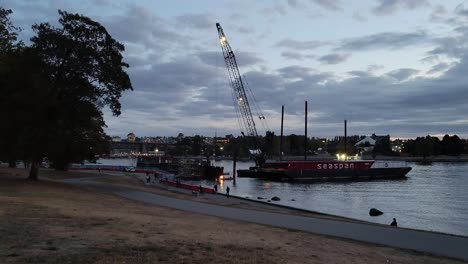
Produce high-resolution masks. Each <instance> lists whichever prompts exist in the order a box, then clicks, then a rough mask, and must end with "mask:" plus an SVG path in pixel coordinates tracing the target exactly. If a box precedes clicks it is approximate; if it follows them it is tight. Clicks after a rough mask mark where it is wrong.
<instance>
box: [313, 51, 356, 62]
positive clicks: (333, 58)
mask: <svg viewBox="0 0 468 264" xmlns="http://www.w3.org/2000/svg"><path fill="white" fill-rule="evenodd" d="M349 56H350V55H349V54H338V53H333V54H327V55H325V56H322V57H320V58H318V60H319V61H320V62H322V63H325V64H338V63H341V62H344V61H345V60H346V59H348V57H349Z"/></svg>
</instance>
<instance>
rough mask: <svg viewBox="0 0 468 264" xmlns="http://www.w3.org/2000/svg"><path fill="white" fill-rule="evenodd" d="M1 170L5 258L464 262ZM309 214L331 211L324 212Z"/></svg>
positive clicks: (126, 181) (130, 182) (0, 240)
mask: <svg viewBox="0 0 468 264" xmlns="http://www.w3.org/2000/svg"><path fill="white" fill-rule="evenodd" d="M26 173H27V172H26V171H25V170H22V169H5V168H1V169H0V255H1V260H2V261H1V262H2V263H213V262H220V263H462V262H459V261H456V260H452V259H447V258H439V257H433V256H428V255H424V254H419V253H415V252H412V251H406V250H400V249H393V248H389V247H382V246H376V245H372V244H366V243H360V242H355V241H348V240H342V239H336V238H330V237H324V236H318V235H314V234H310V233H304V232H297V231H293V230H286V229H281V228H273V227H268V226H262V225H257V224H250V223H244V222H237V221H231V220H225V219H221V218H217V217H211V216H204V215H199V214H193V213H188V212H183V211H178V210H173V209H168V208H164V207H158V206H152V205H147V204H144V203H138V202H134V201H131V200H127V199H124V198H121V197H117V196H114V195H111V194H107V193H102V192H98V191H96V190H93V189H91V188H79V187H75V186H71V185H67V184H64V183H60V182H56V180H60V179H64V178H76V177H95V176H97V175H96V174H93V173H80V172H55V171H41V175H40V179H41V180H40V181H39V182H30V181H27V180H25V178H26ZM100 180H101V181H107V182H111V183H113V184H120V185H125V186H133V187H134V188H139V189H141V190H145V191H150V192H156V193H159V194H164V195H169V196H174V197H178V198H182V199H197V200H198V201H204V202H210V203H219V204H223V205H226V206H236V207H243V208H255V209H257V210H274V211H277V210H280V211H281V212H283V213H300V212H293V211H289V210H287V209H281V208H271V207H270V206H261V205H258V204H255V203H248V202H244V201H232V200H234V199H232V200H230V201H226V200H225V199H212V197H209V196H204V197H200V196H199V197H193V196H191V195H186V194H183V193H178V192H172V191H168V190H164V189H158V188H154V187H145V186H144V185H143V184H142V183H141V181H139V180H137V179H136V178H135V177H134V176H132V175H128V176H124V177H113V176H109V177H102V179H100ZM300 214H306V215H307V216H310V217H329V216H323V215H320V214H309V213H300Z"/></svg>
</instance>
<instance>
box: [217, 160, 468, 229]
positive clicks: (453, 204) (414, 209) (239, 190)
mask: <svg viewBox="0 0 468 264" xmlns="http://www.w3.org/2000/svg"><path fill="white" fill-rule="evenodd" d="M216 164H217V165H220V166H224V168H225V172H229V173H232V162H230V161H221V162H217V163H216ZM252 165H253V164H252V163H249V162H238V163H237V168H239V169H242V168H248V167H250V166H252ZM409 165H410V166H411V167H413V170H412V171H411V172H410V173H409V174H408V175H407V176H408V179H406V180H391V181H384V180H382V181H371V182H348V183H344V182H336V183H335V182H333V183H331V182H330V183H313V184H311V183H305V184H304V183H285V182H266V181H262V180H257V179H250V178H238V179H237V184H236V186H232V182H226V183H225V185H227V186H230V188H231V193H232V194H234V195H239V196H245V197H250V198H252V199H257V197H259V196H260V197H266V198H268V199H270V198H272V197H273V196H278V197H280V198H281V201H279V202H276V203H280V204H284V205H289V206H294V207H299V208H304V209H308V210H314V211H318V212H323V213H329V214H334V215H340V216H345V217H351V218H355V219H361V220H365V221H370V222H376V223H381V224H390V223H391V221H392V218H394V217H395V218H397V221H398V224H399V225H400V226H402V227H408V228H415V229H423V230H433V231H439V232H445V233H452V234H459V235H468V192H466V190H467V189H468V175H466V171H468V163H433V164H432V165H431V166H427V165H418V164H415V163H409ZM372 207H374V208H378V209H379V210H381V211H383V212H384V214H383V215H381V216H378V217H371V216H369V209H370V208H372Z"/></svg>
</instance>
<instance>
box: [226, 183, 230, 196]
mask: <svg viewBox="0 0 468 264" xmlns="http://www.w3.org/2000/svg"><path fill="white" fill-rule="evenodd" d="M229 190H230V189H229V186H227V187H226V196H227V198H229Z"/></svg>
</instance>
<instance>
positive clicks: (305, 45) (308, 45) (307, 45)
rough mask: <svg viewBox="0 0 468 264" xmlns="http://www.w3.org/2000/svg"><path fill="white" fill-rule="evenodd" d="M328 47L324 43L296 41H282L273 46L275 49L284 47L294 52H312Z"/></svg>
mask: <svg viewBox="0 0 468 264" xmlns="http://www.w3.org/2000/svg"><path fill="white" fill-rule="evenodd" d="M326 45H329V43H328V42H325V41H313V40H312V41H298V40H293V39H283V40H281V41H279V42H277V43H276V44H275V47H284V48H289V49H295V50H313V49H316V48H319V47H323V46H326Z"/></svg>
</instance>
